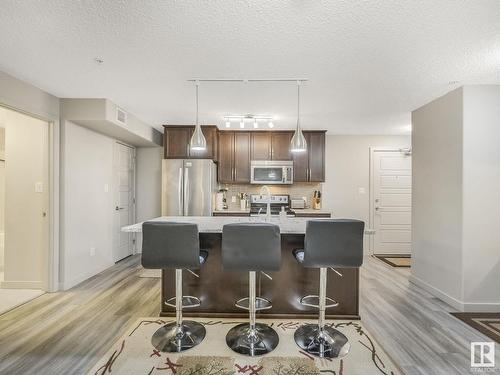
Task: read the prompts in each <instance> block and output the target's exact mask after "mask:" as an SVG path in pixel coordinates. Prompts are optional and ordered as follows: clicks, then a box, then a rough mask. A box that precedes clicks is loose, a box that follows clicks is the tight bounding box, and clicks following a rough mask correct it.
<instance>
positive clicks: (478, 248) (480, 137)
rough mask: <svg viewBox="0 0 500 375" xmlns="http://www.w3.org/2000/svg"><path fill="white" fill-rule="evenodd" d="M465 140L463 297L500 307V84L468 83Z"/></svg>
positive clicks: (471, 305) (468, 305) (469, 303)
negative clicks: (479, 84)
mask: <svg viewBox="0 0 500 375" xmlns="http://www.w3.org/2000/svg"><path fill="white" fill-rule="evenodd" d="M463 140H464V143H463V269H464V270H463V272H464V282H463V285H464V291H463V300H464V302H465V304H466V309H468V310H474V309H476V307H475V306H476V304H479V306H480V307H481V304H493V303H496V304H497V307H496V311H500V291H499V286H500V230H499V223H500V147H499V146H500V145H499V142H500V86H498V85H496V86H494V85H491V86H486V85H482V86H465V87H464V136H463ZM493 310H495V308H494V307H493Z"/></svg>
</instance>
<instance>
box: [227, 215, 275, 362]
mask: <svg viewBox="0 0 500 375" xmlns="http://www.w3.org/2000/svg"><path fill="white" fill-rule="evenodd" d="M222 264H223V266H224V269H226V270H239V271H248V294H249V296H248V298H242V299H240V300H238V301H237V302H236V306H237V307H239V308H242V309H245V310H248V311H249V314H250V322H249V323H243V324H239V325H237V326H235V327H233V328H231V330H230V331H229V332H228V334H227V335H226V343H227V345H228V346H229V347H230V348H231V349H232V350H234V351H235V352H237V353H240V354H244V355H249V356H256V355H262V354H267V353H269V352H271V351H272V350H273V349H274V348H276V346H277V345H278V342H279V337H278V334H277V333H276V331H275V330H274V329H272V328H271V327H270V326H268V325H267V324H262V323H256V322H255V314H256V312H257V311H259V310H264V309H269V308H271V307H272V306H271V302H270V301H269V300H266V299H264V298H261V297H256V293H255V273H256V272H259V271H261V272H264V271H277V270H279V269H280V266H281V237H280V229H279V227H278V226H277V225H273V224H267V223H241V224H227V225H224V227H223V229H222ZM266 276H268V277H270V276H269V275H267V274H266Z"/></svg>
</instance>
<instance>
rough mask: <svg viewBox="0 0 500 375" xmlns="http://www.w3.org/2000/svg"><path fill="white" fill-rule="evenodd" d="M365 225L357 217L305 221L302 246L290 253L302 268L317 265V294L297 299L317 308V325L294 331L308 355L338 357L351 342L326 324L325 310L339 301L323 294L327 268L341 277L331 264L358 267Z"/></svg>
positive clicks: (305, 326) (297, 341) (361, 257)
mask: <svg viewBox="0 0 500 375" xmlns="http://www.w3.org/2000/svg"><path fill="white" fill-rule="evenodd" d="M364 227H365V223H364V222H363V221H360V220H348V219H337V220H316V221H308V222H307V224H306V235H305V240H304V249H303V250H302V249H299V250H294V252H293V254H294V256H295V258H296V259H297V261H298V262H299V263H300V264H302V265H303V266H304V267H307V268H319V296H317V295H309V296H305V297H302V298H301V300H300V303H301V304H302V305H305V306H310V307H316V308H318V309H319V319H318V324H305V325H303V326H301V327H299V328H298V329H297V330H296V331H295V334H294V338H295V342H296V343H297V345H298V346H299V347H300V348H301V349H302V350H304V351H306V352H307V353H309V354H312V355H315V356H318V357H327V358H340V357H343V356H345V355H347V353H348V352H349V349H350V346H351V344H350V343H349V341H348V339H347V337H346V336H345V335H344V334H343V333H341V332H340V331H338V330H336V329H334V328H332V327H327V326H325V310H326V309H327V308H329V307H335V306H338V302H336V301H335V300H333V299H332V298H329V297H327V296H326V281H327V271H328V268H330V269H331V270H333V271H334V272H336V273H337V274H338V275H340V276H342V274H341V273H340V272H338V271H337V270H335V269H334V267H340V268H359V267H361V264H362V263H363V232H364ZM316 301H317V303H314V302H316Z"/></svg>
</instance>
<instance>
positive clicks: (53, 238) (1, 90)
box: [0, 71, 59, 291]
mask: <svg viewBox="0 0 500 375" xmlns="http://www.w3.org/2000/svg"><path fill="white" fill-rule="evenodd" d="M0 105H2V106H7V107H11V108H13V109H16V110H18V111H22V112H25V113H29V114H30V115H33V116H37V117H41V118H43V119H44V120H47V121H50V122H51V126H50V133H49V142H50V148H49V158H50V163H51V165H50V167H51V168H50V171H49V173H50V175H49V178H50V184H51V195H50V209H49V210H48V218H49V222H50V239H49V240H50V243H49V245H50V250H49V254H47V255H46V257H45V258H46V259H47V261H48V264H47V270H44V271H43V272H44V275H43V276H44V277H43V288H44V289H45V290H47V291H55V290H57V286H58V279H59V275H58V263H59V98H57V97H55V96H54V95H51V94H49V93H47V92H45V91H43V90H40V89H39V88H38V87H35V86H33V85H30V84H29V83H26V82H23V81H21V80H19V79H17V78H15V77H12V76H10V75H8V74H6V73H4V72H2V71H0Z"/></svg>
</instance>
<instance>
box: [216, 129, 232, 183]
mask: <svg viewBox="0 0 500 375" xmlns="http://www.w3.org/2000/svg"><path fill="white" fill-rule="evenodd" d="M218 159H219V160H218V162H217V177H218V180H219V182H223V183H231V182H233V177H234V172H233V162H234V132H230V131H228V132H221V133H220V134H219V157H218Z"/></svg>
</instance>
